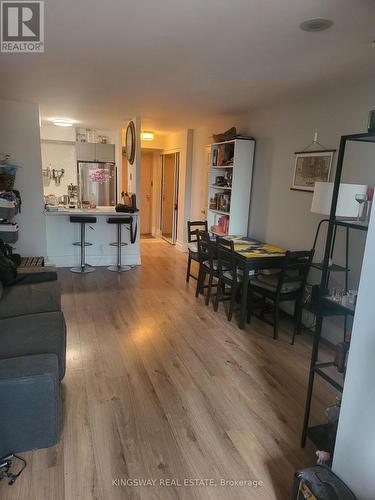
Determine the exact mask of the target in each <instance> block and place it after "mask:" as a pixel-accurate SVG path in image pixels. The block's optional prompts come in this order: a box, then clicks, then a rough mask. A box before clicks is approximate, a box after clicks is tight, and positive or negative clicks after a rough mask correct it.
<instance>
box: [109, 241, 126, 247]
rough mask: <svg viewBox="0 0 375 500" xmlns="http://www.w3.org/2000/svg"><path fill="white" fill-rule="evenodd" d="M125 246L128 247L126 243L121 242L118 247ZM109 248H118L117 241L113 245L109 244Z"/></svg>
mask: <svg viewBox="0 0 375 500" xmlns="http://www.w3.org/2000/svg"><path fill="white" fill-rule="evenodd" d="M127 245H128V244H127V243H123V242H121V245H120V246H122V247H126V246H127ZM109 246H110V247H118V243H117V241H114V242H113V243H109Z"/></svg>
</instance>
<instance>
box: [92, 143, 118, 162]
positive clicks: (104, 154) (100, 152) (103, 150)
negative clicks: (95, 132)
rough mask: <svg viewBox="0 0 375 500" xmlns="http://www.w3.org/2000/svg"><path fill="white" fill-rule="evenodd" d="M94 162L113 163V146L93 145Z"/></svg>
mask: <svg viewBox="0 0 375 500" xmlns="http://www.w3.org/2000/svg"><path fill="white" fill-rule="evenodd" d="M95 161H113V162H114V161H115V145H114V144H95Z"/></svg>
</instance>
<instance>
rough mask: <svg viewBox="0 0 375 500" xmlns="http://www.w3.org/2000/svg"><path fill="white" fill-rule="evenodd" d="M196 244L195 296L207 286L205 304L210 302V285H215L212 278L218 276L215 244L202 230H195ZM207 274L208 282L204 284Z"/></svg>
mask: <svg viewBox="0 0 375 500" xmlns="http://www.w3.org/2000/svg"><path fill="white" fill-rule="evenodd" d="M196 236H197V244H198V260H199V273H198V280H197V288H196V290H195V296H196V297H198V296H199V294H200V293H203V292H204V289H205V288H207V294H206V299H205V303H206V306H208V304H209V303H210V298H211V291H212V287H217V283H214V279H215V278H216V279H217V278H218V277H219V275H218V268H217V256H216V244H215V242H214V241H211V240H210V235H209V234H208V233H206V232H204V231H199V230H197V231H196ZM207 276H208V284H207V285H205V281H206V277H207Z"/></svg>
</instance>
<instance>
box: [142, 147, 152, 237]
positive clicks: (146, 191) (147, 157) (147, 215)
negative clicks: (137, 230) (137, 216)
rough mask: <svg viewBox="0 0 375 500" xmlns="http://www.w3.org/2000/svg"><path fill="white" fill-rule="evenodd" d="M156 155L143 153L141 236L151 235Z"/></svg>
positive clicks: (147, 152)
mask: <svg viewBox="0 0 375 500" xmlns="http://www.w3.org/2000/svg"><path fill="white" fill-rule="evenodd" d="M153 162H154V155H153V153H150V152H149V151H142V153H141V214H142V216H141V234H151V232H152V231H151V226H152V224H151V215H152V175H153Z"/></svg>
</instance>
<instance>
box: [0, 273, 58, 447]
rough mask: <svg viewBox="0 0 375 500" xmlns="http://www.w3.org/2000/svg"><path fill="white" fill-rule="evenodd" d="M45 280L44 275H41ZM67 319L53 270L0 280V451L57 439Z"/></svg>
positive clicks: (35, 445)
mask: <svg viewBox="0 0 375 500" xmlns="http://www.w3.org/2000/svg"><path fill="white" fill-rule="evenodd" d="M46 280H47V281H46ZM65 364H66V325H65V320H64V315H63V313H62V311H61V294H60V287H59V283H58V281H57V276H56V274H55V273H38V275H37V274H33V275H32V276H31V275H30V276H26V278H25V279H24V278H23V277H22V276H21V277H19V278H17V280H16V283H15V284H12V285H11V286H7V287H3V286H2V285H0V408H1V409H2V410H1V412H2V421H3V422H6V425H1V426H0V457H1V456H4V455H7V454H9V453H15V452H21V451H27V450H31V449H36V448H44V447H48V446H52V445H53V444H55V443H56V442H57V441H58V439H59V415H60V405H61V402H60V382H61V380H62V379H63V378H64V375H65Z"/></svg>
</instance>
